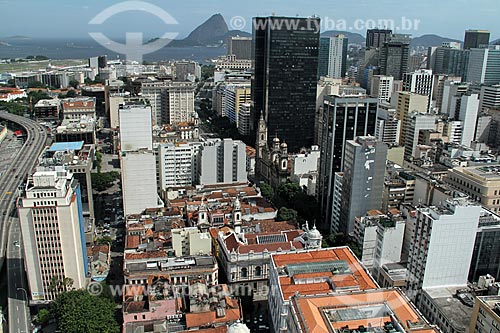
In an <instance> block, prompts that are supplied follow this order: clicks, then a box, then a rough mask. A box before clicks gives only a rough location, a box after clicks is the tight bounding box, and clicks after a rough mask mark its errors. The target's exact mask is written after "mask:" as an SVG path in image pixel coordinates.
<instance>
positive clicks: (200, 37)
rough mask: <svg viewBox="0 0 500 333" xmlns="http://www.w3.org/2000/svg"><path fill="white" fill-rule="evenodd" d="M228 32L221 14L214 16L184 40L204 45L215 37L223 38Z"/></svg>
mask: <svg viewBox="0 0 500 333" xmlns="http://www.w3.org/2000/svg"><path fill="white" fill-rule="evenodd" d="M228 32H229V29H228V27H227V24H226V21H225V20H224V17H223V16H222V15H221V14H214V15H212V16H211V17H210V18H209V19H208V20H206V21H205V22H203V23H202V24H201V25H199V26H198V27H197V28H196V29H194V30H193V31H192V32H191V33H190V34H189V36H187V38H186V39H185V40H186V41H190V42H197V43H200V44H204V43H206V42H207V41H210V40H213V39H214V38H216V37H223V36H225V35H226V34H227V33H228Z"/></svg>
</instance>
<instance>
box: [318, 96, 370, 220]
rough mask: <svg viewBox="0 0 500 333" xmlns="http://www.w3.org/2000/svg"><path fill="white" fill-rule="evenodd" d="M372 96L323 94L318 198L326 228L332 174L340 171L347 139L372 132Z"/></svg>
mask: <svg viewBox="0 0 500 333" xmlns="http://www.w3.org/2000/svg"><path fill="white" fill-rule="evenodd" d="M377 103H378V100H377V99H376V98H369V97H368V96H366V95H365V96H338V95H336V96H325V98H324V102H323V121H322V125H323V129H322V130H321V137H320V143H319V145H320V147H321V159H320V171H319V178H318V182H319V186H318V198H319V201H320V205H321V211H322V214H323V221H324V224H325V225H323V226H322V227H323V228H324V229H327V228H328V226H329V224H330V221H331V214H332V212H331V211H332V205H333V201H334V185H335V173H336V172H339V171H342V166H343V158H344V149H345V145H346V141H347V140H354V139H355V138H356V137H357V136H367V135H374V134H375V126H376V122H377Z"/></svg>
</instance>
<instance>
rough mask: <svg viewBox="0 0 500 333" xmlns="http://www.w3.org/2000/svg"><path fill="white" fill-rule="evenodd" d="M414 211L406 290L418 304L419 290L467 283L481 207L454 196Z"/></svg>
mask: <svg viewBox="0 0 500 333" xmlns="http://www.w3.org/2000/svg"><path fill="white" fill-rule="evenodd" d="M416 212H417V216H416V228H415V231H414V236H413V239H414V246H413V247H411V249H410V254H409V258H408V271H409V273H410V274H409V279H408V285H407V288H408V289H407V290H408V296H409V297H410V298H411V299H413V300H416V301H417V303H418V300H419V298H420V293H421V291H422V290H425V289H428V288H441V287H450V286H467V278H468V273H469V267H470V264H471V259H472V253H473V250H474V243H475V238H476V230H477V226H478V223H479V217H480V214H481V206H480V205H477V204H473V203H471V202H469V201H468V199H467V198H466V197H465V198H464V197H457V198H453V199H448V200H446V201H445V202H443V203H442V206H428V207H421V208H417V210H416Z"/></svg>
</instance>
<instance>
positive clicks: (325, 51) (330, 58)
mask: <svg viewBox="0 0 500 333" xmlns="http://www.w3.org/2000/svg"><path fill="white" fill-rule="evenodd" d="M347 45H348V40H347V38H346V37H345V36H344V35H342V34H341V35H337V36H335V37H321V38H320V40H319V60H318V77H321V76H328V77H331V78H334V79H341V78H343V77H344V76H345V75H346V71H347Z"/></svg>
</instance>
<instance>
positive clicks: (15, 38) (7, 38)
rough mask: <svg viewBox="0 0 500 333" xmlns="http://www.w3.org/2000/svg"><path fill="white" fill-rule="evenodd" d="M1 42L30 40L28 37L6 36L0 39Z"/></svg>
mask: <svg viewBox="0 0 500 333" xmlns="http://www.w3.org/2000/svg"><path fill="white" fill-rule="evenodd" d="M2 39H3V40H28V39H32V38H31V37H28V36H21V35H17V36H8V37H4V38H2Z"/></svg>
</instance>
